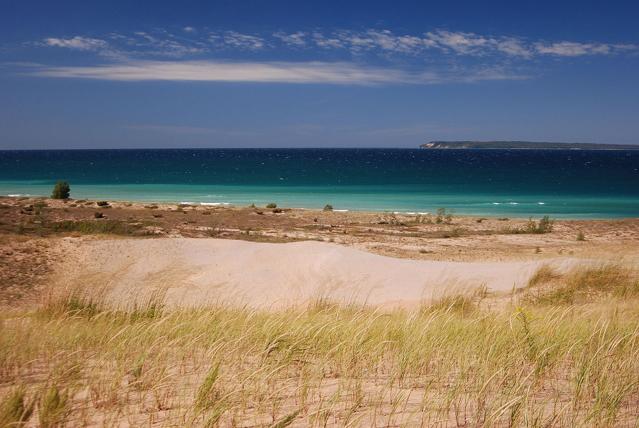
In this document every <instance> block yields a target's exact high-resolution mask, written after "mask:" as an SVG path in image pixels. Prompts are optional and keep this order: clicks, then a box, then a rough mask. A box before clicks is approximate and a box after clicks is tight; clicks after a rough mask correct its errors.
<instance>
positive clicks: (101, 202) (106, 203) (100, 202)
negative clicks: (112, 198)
mask: <svg viewBox="0 0 639 428" xmlns="http://www.w3.org/2000/svg"><path fill="white" fill-rule="evenodd" d="M96 205H97V206H99V207H106V206H108V205H109V203H108V202H107V201H98V202H96Z"/></svg>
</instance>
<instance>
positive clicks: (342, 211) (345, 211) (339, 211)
mask: <svg viewBox="0 0 639 428" xmlns="http://www.w3.org/2000/svg"><path fill="white" fill-rule="evenodd" d="M333 211H335V212H338V213H347V212H348V210H333Z"/></svg>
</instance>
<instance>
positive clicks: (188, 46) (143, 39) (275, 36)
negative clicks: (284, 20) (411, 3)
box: [39, 26, 639, 60]
mask: <svg viewBox="0 0 639 428" xmlns="http://www.w3.org/2000/svg"><path fill="white" fill-rule="evenodd" d="M177 33H178V34H174V33H172V32H170V31H168V30H162V29H156V30H154V31H137V32H134V33H130V34H119V33H112V34H109V35H106V36H104V37H101V38H94V37H85V36H81V35H78V36H74V37H69V38H60V37H49V38H46V39H44V40H43V41H41V43H40V44H39V45H40V46H49V47H56V48H67V49H74V50H83V51H94V52H97V53H99V54H101V55H103V56H119V57H125V56H128V57H136V58H143V57H147V58H149V57H153V56H156V57H162V56H164V57H176V58H177V57H195V56H198V55H200V56H203V55H207V54H209V55H212V54H215V53H216V52H218V51H238V52H241V51H247V52H257V51H265V50H270V51H279V50H282V49H291V48H293V49H316V50H318V52H319V53H321V52H326V51H342V52H346V53H347V54H352V55H360V54H363V53H372V54H376V53H377V54H382V55H384V56H388V55H411V56H412V57H420V56H422V57H424V58H428V57H431V56H432V55H433V54H434V53H437V54H440V55H452V56H474V57H500V56H501V57H506V58H516V59H522V60H524V59H531V58H533V57H539V56H555V57H578V56H586V55H611V54H617V53H622V52H625V51H630V50H639V46H638V45H636V44H632V43H627V44H614V43H602V42H577V41H542V40H530V39H526V38H522V37H515V36H510V35H508V36H493V35H482V34H476V33H472V32H463V31H449V30H444V29H434V30H431V31H427V32H424V33H421V34H401V33H396V32H393V31H391V30H388V29H366V30H361V31H354V30H333V31H321V30H313V31H295V32H283V31H277V32H274V33H267V34H246V33H241V32H238V31H211V30H207V29H198V28H195V27H191V26H188V27H183V28H181V29H179V31H178V32H177Z"/></svg>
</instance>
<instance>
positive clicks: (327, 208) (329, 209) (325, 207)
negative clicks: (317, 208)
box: [324, 204, 333, 211]
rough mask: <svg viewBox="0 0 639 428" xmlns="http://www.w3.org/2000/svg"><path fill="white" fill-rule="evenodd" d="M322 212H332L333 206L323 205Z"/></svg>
mask: <svg viewBox="0 0 639 428" xmlns="http://www.w3.org/2000/svg"><path fill="white" fill-rule="evenodd" d="M324 211H333V205H331V204H326V205H324Z"/></svg>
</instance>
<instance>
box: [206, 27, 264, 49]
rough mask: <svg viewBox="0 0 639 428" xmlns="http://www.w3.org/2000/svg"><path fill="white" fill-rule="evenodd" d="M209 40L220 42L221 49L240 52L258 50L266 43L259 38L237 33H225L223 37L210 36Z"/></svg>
mask: <svg viewBox="0 0 639 428" xmlns="http://www.w3.org/2000/svg"><path fill="white" fill-rule="evenodd" d="M210 38H211V40H212V41H214V42H220V41H221V44H222V45H223V47H227V48H229V47H230V48H235V49H240V50H258V49H262V48H263V47H265V46H266V41H265V40H264V39H263V38H262V37H259V36H253V35H250V34H242V33H238V32H237V31H227V32H225V33H224V34H223V35H221V36H220V35H217V34H212V35H211V37H210Z"/></svg>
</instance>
